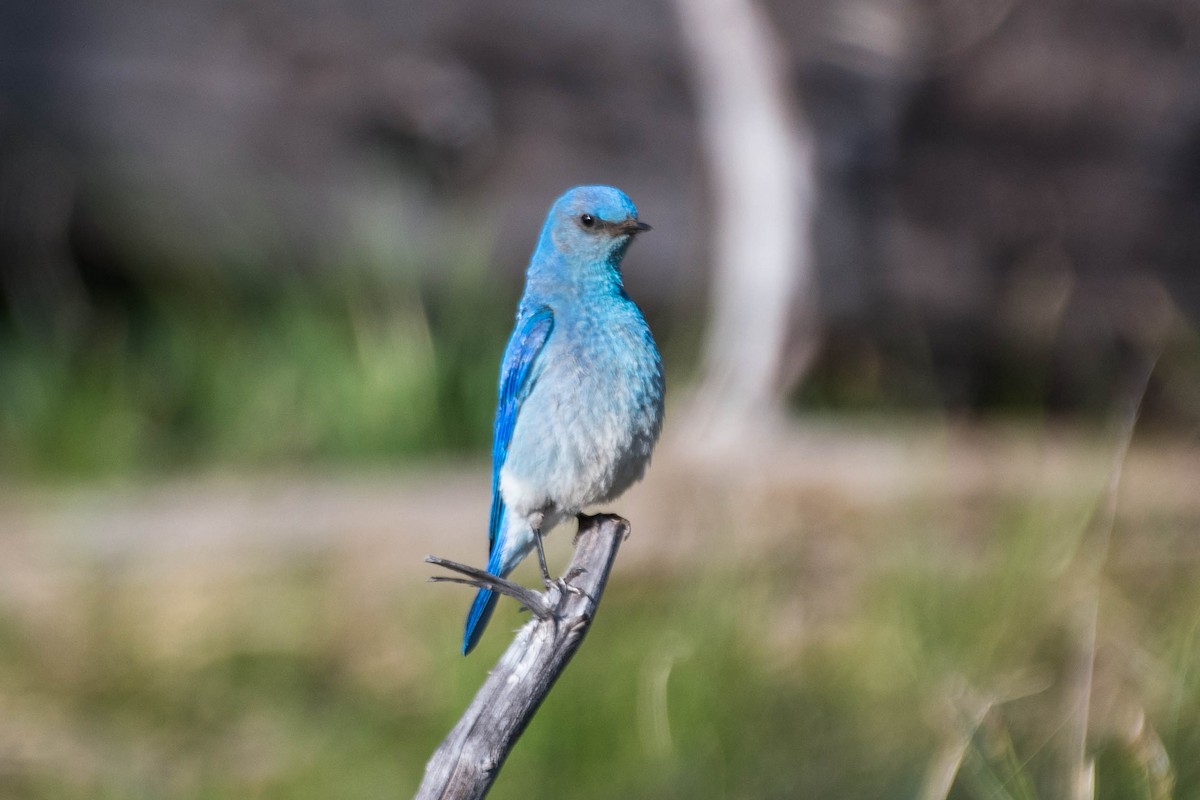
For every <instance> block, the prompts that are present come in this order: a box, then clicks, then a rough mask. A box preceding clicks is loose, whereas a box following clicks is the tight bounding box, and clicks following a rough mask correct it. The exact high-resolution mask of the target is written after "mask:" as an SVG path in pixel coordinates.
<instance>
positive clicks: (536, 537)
mask: <svg viewBox="0 0 1200 800" xmlns="http://www.w3.org/2000/svg"><path fill="white" fill-rule="evenodd" d="M533 541H534V543H535V544H536V545H537V553H538V566H540V567H541V568H542V580H543V581H545V582H546V586H550V584H552V583H553V582H554V581H552V580H551V578H550V569H549V568H548V567H547V566H546V550H545V548H543V547H542V531H541V528H534V529H533Z"/></svg>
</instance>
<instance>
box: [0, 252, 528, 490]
mask: <svg viewBox="0 0 1200 800" xmlns="http://www.w3.org/2000/svg"><path fill="white" fill-rule="evenodd" d="M261 280H262V279H255V278H253V276H250V277H247V276H242V277H241V278H240V279H239V280H236V281H234V280H231V279H230V278H229V277H228V276H225V277H223V278H222V279H220V280H217V279H215V278H214V279H212V281H210V283H211V284H212V285H210V284H206V283H204V282H203V281H198V282H195V283H189V284H187V285H181V286H169V287H162V288H151V289H150V290H148V291H145V292H142V293H140V294H139V295H137V297H138V300H137V302H136V303H133V304H132V306H129V305H125V306H121V307H105V306H103V305H98V306H97V308H96V309H94V315H93V317H92V319H91V320H90V322H89V329H88V331H87V335H86V336H85V337H84V338H82V339H81V340H79V341H76V342H72V343H69V344H66V345H64V344H63V343H62V342H39V341H37V340H35V339H32V338H31V337H29V336H25V335H19V334H18V332H17V331H16V330H14V329H11V328H8V327H5V326H0V385H2V386H4V392H3V393H0V473H9V474H19V475H26V476H35V477H36V476H47V475H50V476H53V475H62V476H68V477H70V476H75V477H102V476H105V475H114V474H134V475H137V474H153V473H157V472H159V471H161V470H163V469H173V470H183V469H188V468H195V467H198V466H200V467H203V466H207V465H211V464H224V465H233V466H238V465H243V466H247V465H248V466H254V465H265V464H289V463H290V464H295V463H312V462H323V463H338V462H344V461H347V460H353V461H368V462H369V461H379V460H383V459H395V458H397V457H406V456H412V455H414V454H427V453H431V452H454V451H462V450H466V449H471V450H478V449H479V448H480V447H481V446H482V445H481V444H480V443H481V442H485V441H486V440H487V430H488V426H489V424H490V420H491V413H492V402H493V398H494V394H495V381H496V374H495V373H496V366H495V365H496V364H497V363H498V362H499V358H500V352H501V350H502V348H503V346H504V337H505V336H506V334H507V331H508V327H509V326H510V325H511V318H512V309H513V308H514V307H515V302H516V299H515V295H514V297H513V299H512V302H511V303H507V302H497V301H496V296H497V294H498V290H497V287H496V286H495V285H494V284H493V282H492V281H490V280H488V278H487V276H486V275H477V274H470V270H468V269H464V270H459V271H458V272H451V273H450V274H448V275H446V276H442V278H441V279H440V280H438V281H428V282H426V283H425V284H424V285H421V286H418V285H416V283H415V282H414V281H411V280H406V279H405V278H403V276H402V275H401V274H399V273H394V272H392V273H384V272H382V271H379V270H376V271H370V270H364V269H353V268H347V269H346V270H344V271H342V272H340V273H338V274H336V275H329V276H326V277H324V278H320V277H316V276H293V277H291V278H289V279H288V280H285V281H283V282H282V283H280V284H279V285H276V286H271V287H265V286H261V285H258V282H259V281H261ZM500 293H502V292H500ZM127 302H132V301H127Z"/></svg>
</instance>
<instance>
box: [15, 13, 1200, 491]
mask: <svg viewBox="0 0 1200 800" xmlns="http://www.w3.org/2000/svg"><path fill="white" fill-rule="evenodd" d="M686 5H687V4H684V7H686ZM765 12H766V16H767V19H768V20H769V24H770V26H771V28H772V31H773V34H774V35H775V37H776V42H777V44H778V46H779V47H780V48H781V51H782V62H783V63H782V64H781V69H782V71H783V78H784V86H785V90H786V92H787V93H788V94H789V95H790V97H789V98H788V100H789V101H790V102H792V103H793V104H794V106H795V107H797V108H798V109H800V111H801V114H800V117H799V119H800V121H801V124H804V125H806V126H810V127H811V130H810V132H808V133H806V135H810V136H811V137H812V141H813V143H814V145H815V150H814V155H813V167H812V168H813V170H814V175H815V186H814V195H815V201H814V210H813V217H812V219H811V221H808V220H803V219H801V220H797V221H796V224H797V225H811V228H812V248H811V249H812V255H811V261H812V265H813V266H812V269H813V271H814V273H815V285H814V286H813V287H812V291H813V292H814V293H815V296H816V297H818V298H819V299H818V301H817V303H818V314H819V319H820V322H819V325H818V326H817V331H818V333H817V337H818V343H817V346H816V353H815V357H814V358H813V359H812V360H811V361H810V362H808V364H807V369H806V372H807V373H808V377H809V379H808V381H807V382H804V383H798V382H797V381H795V380H792V379H788V380H784V381H782V383H781V386H780V391H781V392H782V393H783V394H784V395H785V396H786V398H789V399H790V401H791V402H792V403H793V404H797V405H799V406H800V407H802V408H810V409H814V408H834V409H847V408H849V409H861V408H867V409H877V408H891V407H902V408H904V407H906V408H918V409H919V408H936V409H945V408H949V409H953V410H959V411H967V412H980V411H997V410H999V411H1014V410H1015V411H1029V410H1039V411H1040V410H1047V411H1050V412H1053V413H1078V412H1082V413H1095V412H1097V411H1103V410H1104V409H1106V408H1108V407H1109V404H1110V403H1111V401H1112V392H1111V391H1110V389H1111V387H1112V385H1113V384H1114V381H1117V379H1118V376H1119V374H1120V371H1121V369H1122V368H1123V365H1124V360H1127V359H1129V358H1130V357H1131V355H1130V352H1131V351H1140V350H1141V349H1144V348H1145V347H1146V346H1147V339H1153V340H1155V342H1154V343H1153V344H1152V345H1151V346H1154V347H1161V346H1162V342H1161V341H1159V340H1161V339H1163V338H1164V337H1163V335H1162V334H1161V332H1160V329H1161V328H1162V327H1163V322H1162V320H1163V317H1164V316H1166V317H1170V318H1172V319H1174V320H1177V323H1178V324H1176V325H1175V326H1174V327H1172V329H1171V334H1170V336H1168V337H1166V338H1169V339H1171V340H1172V341H1174V342H1179V341H1180V340H1181V338H1182V339H1184V340H1186V341H1187V343H1188V344H1189V345H1194V343H1195V337H1194V332H1193V326H1194V323H1195V319H1196V316H1197V314H1198V313H1200V277H1198V273H1197V270H1196V269H1195V266H1196V263H1197V258H1198V256H1200V233H1197V224H1196V221H1197V212H1198V209H1200V156H1198V155H1197V154H1198V153H1200V79H1198V77H1200V59H1198V58H1197V47H1198V45H1197V36H1198V35H1200V33H1198V26H1200V17H1198V15H1197V13H1196V11H1195V8H1194V7H1193V6H1192V4H1190V3H1186V2H1178V0H1136V1H1134V0H1105V1H1104V2H1093V1H1092V0H1088V2H1070V1H1069V0H1054V2H1036V3H1034V2H1020V1H1019V0H956V1H954V2H951V1H950V0H944V1H943V2H905V3H872V2H869V0H861V1H860V2H854V3H834V2H803V3H788V4H774V5H770V6H768V7H766V8H765ZM0 14H2V15H3V17H2V18H0V37H3V41H0V53H2V54H3V55H2V56H0V90H2V91H0V141H2V142H3V149H2V151H0V152H2V158H3V162H2V168H0V248H2V253H3V258H2V260H0V265H2V267H0V269H2V271H0V278H2V279H3V280H2V283H0V292H2V295H0V299H2V301H3V302H2V303H0V314H2V317H0V337H2V338H0V344H2V347H3V351H2V352H3V357H2V359H0V376H2V378H3V383H4V385H5V387H6V390H5V392H4V395H5V400H4V404H5V409H4V410H5V414H4V417H5V422H4V426H3V429H2V432H0V437H2V439H0V443H2V445H3V447H2V452H3V453H4V456H3V463H4V465H5V467H6V468H7V469H16V470H18V471H24V470H27V469H28V470H33V471H35V472H36V471H39V470H42V469H51V470H58V469H63V468H65V469H69V470H83V471H101V472H103V471H104V470H107V469H112V468H120V469H135V470H136V469H138V468H139V466H144V465H145V464H147V463H154V464H156V465H159V464H162V463H163V462H166V463H170V464H176V463H179V462H181V461H182V462H185V463H186V462H193V463H194V462H199V463H204V462H206V461H209V460H212V459H216V460H218V461H221V460H225V459H229V458H239V457H241V456H246V457H250V458H252V459H265V460H267V461H274V460H278V459H295V458H299V459H306V458H310V457H330V456H343V455H349V456H350V457H357V456H358V455H360V454H363V453H364V451H365V452H366V453H367V454H374V455H380V454H382V455H385V456H388V457H391V456H394V455H397V454H402V453H406V452H423V451H425V450H428V449H430V448H432V449H445V448H462V447H471V448H477V447H478V442H479V441H480V436H481V434H482V435H484V436H485V437H486V426H487V421H488V414H489V413H490V408H489V405H490V400H491V397H490V395H491V393H492V389H491V387H490V384H491V382H492V381H493V380H494V378H493V376H492V375H491V373H492V372H493V362H494V354H495V352H497V350H498V347H499V346H500V343H502V340H503V338H504V336H505V334H506V329H507V321H508V318H509V315H510V314H511V308H512V305H513V302H512V301H513V300H514V299H515V296H516V294H517V293H518V292H519V284H520V279H521V272H522V270H523V267H524V262H525V260H526V258H527V257H528V252H529V250H530V249H531V247H532V242H533V239H534V237H535V234H536V230H537V227H538V225H539V224H540V220H541V217H542V214H543V213H544V210H545V208H546V207H547V206H548V204H549V202H550V201H551V200H552V199H553V198H554V197H555V196H556V195H557V194H558V193H559V192H560V191H561V190H562V189H563V188H565V187H566V186H569V185H572V184H575V183H583V182H605V183H612V184H616V185H619V186H621V187H623V188H625V189H626V190H627V191H628V192H629V193H630V194H631V195H632V196H633V197H634V198H635V200H636V201H637V202H638V203H639V204H640V206H641V208H642V211H643V216H644V217H645V218H647V219H650V220H652V221H653V223H654V224H655V226H656V233H655V235H654V236H652V237H646V239H645V240H643V241H641V242H639V245H638V248H637V249H636V254H635V257H632V258H631V264H630V269H629V270H628V272H629V275H628V280H629V282H630V283H631V285H632V287H633V290H634V291H635V294H636V296H637V298H638V299H639V301H640V302H641V303H642V304H643V306H644V307H645V308H646V309H647V312H648V314H649V315H650V316H651V319H652V322H654V323H655V328H656V330H657V331H658V332H659V338H660V340H662V341H663V344H664V347H665V348H666V349H667V351H668V353H669V355H671V356H672V358H671V359H670V361H671V368H672V372H673V373H675V374H677V375H679V376H681V377H683V378H684V382H685V383H686V381H687V380H688V379H690V377H691V376H694V374H695V368H696V363H697V360H696V359H697V352H698V349H699V342H700V340H701V333H700V331H702V330H703V326H704V320H705V316H706V313H707V311H708V308H709V304H708V300H707V298H706V291H707V287H708V276H709V275H710V273H711V269H712V257H713V256H712V253H713V251H712V246H711V242H712V238H713V230H712V228H713V225H714V224H718V223H723V224H728V222H727V221H726V220H718V219H716V218H715V215H714V212H713V202H712V198H711V195H712V187H711V181H710V180H708V177H707V176H708V171H707V170H706V167H705V161H706V155H705V152H704V148H703V143H702V141H701V134H700V132H699V130H698V122H697V111H696V106H697V103H696V100H695V98H694V94H695V90H696V86H695V83H694V81H692V80H691V79H690V78H689V74H688V70H689V64H690V63H691V62H689V59H688V58H687V56H686V53H685V52H684V49H685V48H684V42H683V40H682V38H681V35H680V32H679V24H678V21H677V19H676V15H675V13H674V11H673V9H672V7H671V6H670V5H666V4H654V3H651V4H642V3H636V4H635V3H628V4H624V5H622V4H617V5H608V4H604V5H601V4H591V5H587V4H575V3H561V4H555V5H553V6H550V7H546V6H544V4H541V3H524V2H520V0H513V1H512V2H506V3H503V4H489V5H480V4H473V3H456V2H446V3H438V4H433V3H408V4H399V5H397V4H394V3H392V4H377V3H371V2H352V3H342V4H338V5H337V7H336V8H335V7H325V6H320V5H314V6H312V7H296V6H293V5H287V4H273V3H208V2H200V3H193V4H188V5H187V6H186V7H184V6H168V7H164V6H162V5H161V4H157V3H138V2H130V3H123V4H102V3H98V4H86V3H85V4H78V3H57V2H44V3H37V4H23V3H7V4H5V7H4V8H3V10H2V11H0ZM737 224H738V225H741V226H746V227H748V228H751V229H752V228H753V227H754V226H755V224H756V221H755V220H754V219H741V220H740V221H739V222H738V223H737ZM1181 326H1182V327H1181ZM298 329H303V331H307V332H306V333H304V332H301V331H299V330H298ZM308 339H314V340H316V341H311V342H308V341H305V340H308ZM355 359H357V361H358V363H356V364H350V363H343V362H350V361H353V360H355ZM310 367H315V369H309V368H310ZM1192 367H1193V371H1192V376H1191V380H1192V381H1195V373H1194V367H1195V364H1194V363H1193V364H1192ZM375 371H378V372H379V373H392V372H397V373H400V372H404V373H408V374H405V375H391V376H389V375H387V374H375ZM372 375H374V379H372V377H371V376H372ZM793 377H794V376H793ZM364 380H365V381H366V384H367V385H365V386H364V385H361V384H362V383H363V381H364ZM372 380H374V381H375V382H376V383H377V382H383V383H386V384H387V385H386V386H382V385H376V383H373V382H372ZM677 385H678V382H677ZM1173 385H1174V384H1172V386H1173ZM226 394H229V395H232V396H233V397H226V396H225V395H226ZM246 394H251V395H263V396H269V397H263V398H261V403H260V405H259V407H255V401H254V398H253V397H247V396H245V395H246ZM1189 400H1190V396H1186V397H1180V396H1179V393H1178V392H1176V391H1175V390H1174V389H1172V388H1171V386H1168V387H1166V388H1165V389H1164V387H1163V386H1161V385H1158V384H1156V386H1155V387H1154V388H1153V389H1152V392H1151V396H1150V408H1149V410H1150V413H1151V415H1152V416H1153V417H1154V418H1155V419H1160V420H1165V421H1168V422H1171V423H1175V424H1184V425H1187V426H1189V427H1192V428H1193V429H1194V426H1195V424H1196V417H1195V414H1194V409H1193V408H1192V407H1191V404H1190V402H1189ZM277 414H284V415H288V416H290V417H291V418H292V419H293V420H294V421H295V422H296V423H297V424H296V425H295V426H293V427H294V429H293V430H292V431H291V432H290V433H289V434H287V436H289V437H291V438H289V439H287V440H286V441H285V440H284V439H283V438H279V439H277V440H274V441H267V440H266V439H269V438H270V436H271V435H272V434H269V433H266V432H263V431H262V428H263V425H264V424H265V423H266V422H268V421H270V420H274V419H277V418H278V417H277V416H276V415H277ZM336 415H341V416H347V417H356V418H360V419H357V420H356V421H354V422H350V421H347V420H342V421H341V422H338V421H336V420H333V419H329V417H331V416H336ZM422 415H424V416H422ZM305 417H310V418H311V419H309V420H308V421H307V422H305V420H304V419H302V418H305ZM362 417H367V418H371V419H373V420H374V421H373V422H372V421H371V419H361V418H362ZM459 426H461V427H462V428H463V429H464V430H462V431H460V430H458V428H459ZM89 431H91V432H89ZM101 431H102V432H103V433H98V432H101ZM233 431H237V433H233ZM247 431H249V432H255V431H257V433H254V435H253V436H251V438H252V439H255V441H240V442H238V443H233V442H229V441H227V440H228V439H230V438H233V439H239V440H240V439H241V438H242V437H243V436H244V435H246V432H247ZM274 435H276V436H278V437H283V436H284V434H283V433H278V434H274ZM101 451H103V452H101Z"/></svg>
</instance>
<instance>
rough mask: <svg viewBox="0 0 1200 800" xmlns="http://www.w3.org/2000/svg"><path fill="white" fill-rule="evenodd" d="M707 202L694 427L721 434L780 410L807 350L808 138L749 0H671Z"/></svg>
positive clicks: (811, 302)
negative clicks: (708, 264) (703, 149)
mask: <svg viewBox="0 0 1200 800" xmlns="http://www.w3.org/2000/svg"><path fill="white" fill-rule="evenodd" d="M675 6H676V8H677V9H678V14H679V19H680V22H681V26H682V30H683V34H684V40H685V43H686V44H687V46H688V49H689V51H690V53H691V59H692V67H693V75H694V81H695V88H696V97H697V100H698V103H699V107H700V115H701V123H702V125H703V132H704V137H705V140H706V146H707V150H708V161H709V170H710V173H711V180H712V195H713V196H712V202H713V216H712V222H713V236H714V241H713V246H714V247H713V262H714V268H715V274H714V280H713V285H712V317H711V320H710V322H709V326H708V331H707V334H706V346H705V365H704V374H703V378H702V381H701V385H700V389H699V396H698V398H697V399H698V408H699V410H700V413H701V415H702V416H701V418H700V420H699V423H700V424H701V425H702V426H705V427H708V428H709V431H708V433H709V434H710V437H709V438H711V435H716V436H717V438H718V439H721V438H725V437H726V436H736V435H737V434H739V433H740V432H742V431H744V429H745V428H746V427H747V426H750V425H753V424H757V423H761V422H763V421H769V420H771V419H773V418H776V417H778V416H779V414H780V412H781V410H782V400H783V396H784V393H785V392H786V390H787V389H788V388H789V387H788V386H787V385H786V380H785V374H784V373H785V365H788V362H789V361H790V362H792V366H793V368H792V369H791V370H789V371H790V372H792V373H793V374H792V376H791V377H792V378H793V379H795V377H797V376H798V375H799V374H800V373H802V372H803V371H804V368H805V366H806V365H807V361H808V360H809V359H810V358H811V355H812V351H813V350H814V349H815V340H816V336H817V328H818V326H817V319H816V317H817V304H816V302H815V300H816V299H815V297H814V294H813V290H814V288H815V282H814V279H813V274H812V258H811V242H810V240H811V227H812V223H811V218H812V213H813V195H814V185H815V180H814V164H813V162H814V157H813V141H812V136H811V133H810V131H809V128H808V125H807V124H806V123H805V122H804V120H803V119H802V117H801V116H800V114H799V113H798V110H797V109H796V107H795V105H794V104H793V101H792V99H791V92H790V91H789V89H788V86H787V80H786V74H785V62H784V59H783V58H782V54H781V53H780V49H779V46H778V43H777V41H776V39H775V37H774V35H773V32H772V30H771V28H770V25H769V22H768V20H767V19H766V17H765V16H764V14H763V12H762V10H761V8H759V7H758V5H756V4H755V2H754V0H675Z"/></svg>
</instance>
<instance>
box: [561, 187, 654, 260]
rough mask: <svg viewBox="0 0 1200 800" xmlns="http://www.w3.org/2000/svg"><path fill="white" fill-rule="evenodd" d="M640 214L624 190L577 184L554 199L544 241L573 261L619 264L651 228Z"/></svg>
mask: <svg viewBox="0 0 1200 800" xmlns="http://www.w3.org/2000/svg"><path fill="white" fill-rule="evenodd" d="M637 213H638V212H637V206H635V205H634V204H633V201H632V200H630V199H629V197H628V196H627V195H626V194H625V193H624V192H622V191H621V190H620V189H614V188H613V187H611V186H576V187H575V188H574V189H569V190H568V191H567V192H566V193H565V194H563V195H562V197H559V198H558V200H556V201H555V202H554V205H553V206H552V207H551V209H550V216H549V217H548V218H547V219H546V227H545V228H544V229H543V231H542V242H541V244H542V246H545V245H546V244H552V245H553V246H554V248H555V250H557V251H558V252H559V253H560V254H562V255H563V256H565V257H567V258H568V259H570V260H572V261H575V260H582V261H585V262H589V263H600V262H603V263H609V264H616V263H617V262H619V261H620V260H621V256H622V255H624V253H625V249H626V248H627V247H629V243H630V242H631V241H632V240H633V237H634V236H636V235H637V234H639V233H641V232H642V231H648V230H650V226H649V225H647V224H646V223H644V222H640V221H639V220H638V217H637Z"/></svg>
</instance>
